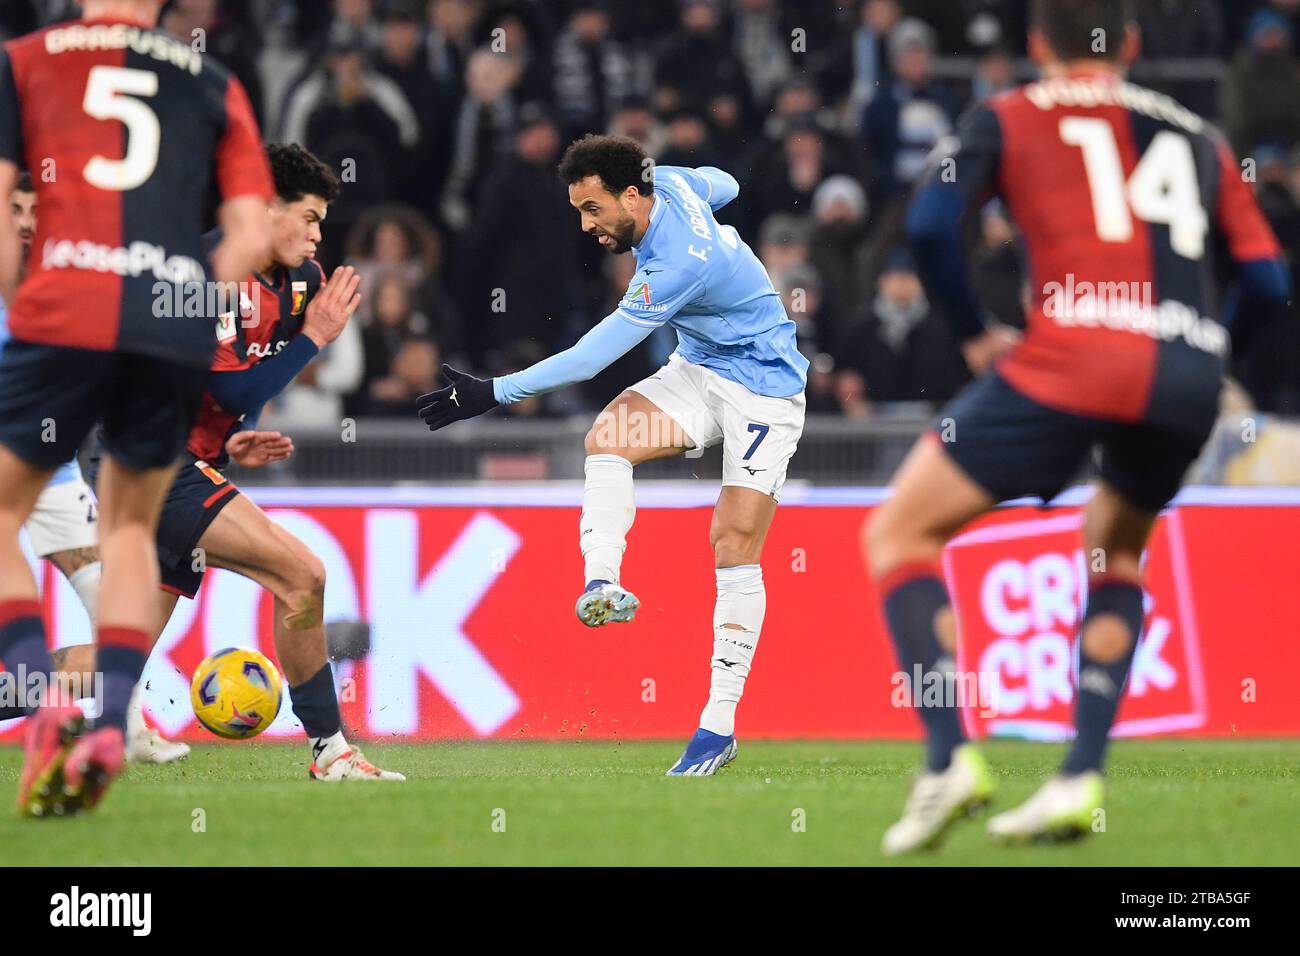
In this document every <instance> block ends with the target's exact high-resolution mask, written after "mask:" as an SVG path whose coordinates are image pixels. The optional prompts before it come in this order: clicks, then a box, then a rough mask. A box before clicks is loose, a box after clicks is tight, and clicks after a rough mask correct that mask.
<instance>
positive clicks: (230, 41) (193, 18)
mask: <svg viewBox="0 0 1300 956" xmlns="http://www.w3.org/2000/svg"><path fill="white" fill-rule="evenodd" d="M229 20H230V17H229V16H223V15H222V12H221V10H220V9H219V8H218V4H217V0H174V2H173V3H172V4H171V5H170V6H168V7H167V12H166V13H164V14H163V16H162V18H161V19H160V20H159V26H161V27H162V29H164V30H166V31H167V32H168V33H170V34H172V35H173V36H177V37H180V38H181V39H182V40H184V41H185V42H186V43H189V44H198V45H199V48H200V49H202V50H203V52H205V53H209V54H211V55H212V56H214V57H216V58H217V59H218V60H220V61H221V63H222V65H224V66H225V67H226V68H227V69H229V70H230V71H231V72H232V73H234V74H235V76H237V77H239V82H240V83H242V84H243V85H244V89H245V90H246V91H247V92H248V98H249V100H251V101H252V104H253V112H254V113H256V114H257V121H258V123H259V124H260V123H261V122H262V120H263V118H264V116H265V115H266V104H265V103H264V102H263V100H262V76H261V74H260V73H259V72H258V69H257V54H258V48H257V40H258V34H257V33H254V32H250V31H248V30H241V29H239V25H238V24H231V23H229Z"/></svg>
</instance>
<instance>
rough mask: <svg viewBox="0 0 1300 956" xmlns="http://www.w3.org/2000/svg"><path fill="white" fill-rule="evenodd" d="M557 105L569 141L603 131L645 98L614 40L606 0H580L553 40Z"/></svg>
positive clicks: (636, 70)
mask: <svg viewBox="0 0 1300 956" xmlns="http://www.w3.org/2000/svg"><path fill="white" fill-rule="evenodd" d="M552 59H553V62H554V78H555V102H556V106H557V114H558V119H559V123H560V128H561V130H562V132H563V135H564V138H565V139H566V141H567V140H572V139H577V138H578V137H579V136H582V135H583V134H584V133H595V132H599V131H600V130H602V129H604V128H605V125H606V124H607V123H608V122H609V118H610V116H611V115H612V114H613V112H614V109H615V107H616V106H617V105H618V104H619V103H621V102H623V101H624V100H626V99H627V98H628V97H629V96H632V95H633V94H635V93H642V92H645V88H646V85H647V77H646V76H644V75H642V74H643V73H644V71H643V70H641V69H640V67H639V64H638V63H637V61H636V60H635V59H634V58H633V57H632V55H631V54H630V53H629V52H628V51H627V50H626V49H625V48H624V47H623V44H621V43H619V42H618V41H617V40H615V39H614V38H613V37H612V36H610V18H609V3H608V0H579V2H578V3H577V4H576V5H575V7H574V8H573V12H572V14H571V15H570V16H569V22H568V25H567V26H566V27H565V29H564V30H563V31H561V33H560V35H559V36H558V37H556V39H555V53H554V56H553V57H552Z"/></svg>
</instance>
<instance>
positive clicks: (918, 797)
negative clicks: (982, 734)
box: [880, 744, 993, 856]
mask: <svg viewBox="0 0 1300 956" xmlns="http://www.w3.org/2000/svg"><path fill="white" fill-rule="evenodd" d="M992 796H993V776H992V774H990V773H989V768H988V764H987V763H985V761H984V757H983V756H982V755H981V754H980V752H979V751H978V750H976V749H975V747H974V745H973V744H962V745H961V746H960V747H958V748H957V749H956V750H954V751H953V752H952V762H951V763H949V764H948V769H947V770H943V771H940V772H939V773H931V772H926V773H922V774H921V775H920V776H918V777H917V778H916V781H915V782H914V783H913V784H912V792H911V793H910V794H909V795H908V797H907V804H906V805H905V806H904V808H903V817H902V819H900V820H899V821H898V822H897V823H895V824H894V825H893V826H891V827H890V828H889V829H888V830H886V831H885V838H884V840H883V841H882V842H881V846H880V849H881V851H882V852H883V853H884V854H885V855H886V856H896V855H898V854H900V853H909V852H911V851H912V850H920V849H928V848H930V847H933V846H935V845H937V844H938V843H939V841H940V840H941V839H943V835H944V833H945V832H946V831H947V829H948V827H949V826H950V825H951V824H953V823H954V822H956V821H957V820H959V819H961V818H962V817H964V816H968V815H973V814H974V813H976V812H977V811H979V810H982V809H983V808H984V807H985V806H987V805H988V802H989V799H990V798H991V797H992Z"/></svg>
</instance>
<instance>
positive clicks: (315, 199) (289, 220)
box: [271, 195, 326, 269]
mask: <svg viewBox="0 0 1300 956" xmlns="http://www.w3.org/2000/svg"><path fill="white" fill-rule="evenodd" d="M325 213H326V207H325V200H324V199H322V198H321V197H320V196H312V195H307V196H303V197H302V198H301V199H299V200H296V201H295V202H284V201H283V200H280V199H277V200H276V201H275V202H274V203H272V204H271V251H272V254H273V255H274V257H275V263H276V265H280V266H284V267H285V268H288V269H296V268H298V266H300V265H302V264H303V263H304V262H306V261H307V260H308V259H310V258H312V257H313V256H315V255H316V248H317V247H318V246H319V245H320V224H321V223H322V222H324V220H325Z"/></svg>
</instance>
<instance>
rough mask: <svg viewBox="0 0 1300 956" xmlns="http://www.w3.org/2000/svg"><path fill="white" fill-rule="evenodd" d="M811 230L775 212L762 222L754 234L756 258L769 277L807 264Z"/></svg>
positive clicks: (799, 220) (804, 222)
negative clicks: (760, 227)
mask: <svg viewBox="0 0 1300 956" xmlns="http://www.w3.org/2000/svg"><path fill="white" fill-rule="evenodd" d="M811 241H812V227H811V225H810V224H809V222H808V220H807V219H805V218H803V217H802V216H796V215H794V214H793V213H775V214H774V215H772V216H770V217H768V218H767V219H765V220H764V221H763V228H762V229H761V230H760V231H759V234H758V248H757V252H758V258H759V260H760V261H761V262H762V263H763V268H765V269H767V274H768V275H769V276H771V275H776V274H779V273H782V272H785V271H786V270H787V269H792V268H794V267H795V266H801V265H803V264H804V263H806V262H807V261H808V258H809V255H810V252H811V245H810V244H811Z"/></svg>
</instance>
